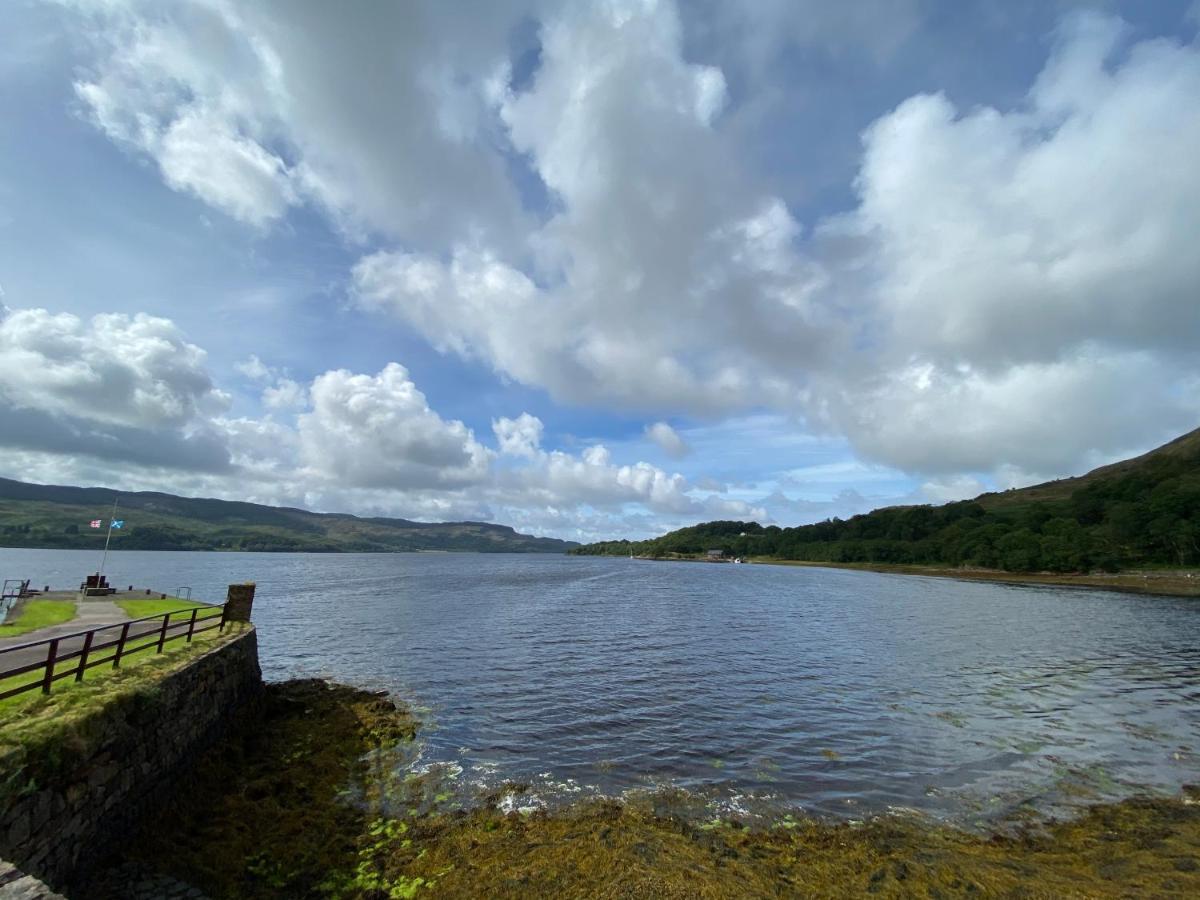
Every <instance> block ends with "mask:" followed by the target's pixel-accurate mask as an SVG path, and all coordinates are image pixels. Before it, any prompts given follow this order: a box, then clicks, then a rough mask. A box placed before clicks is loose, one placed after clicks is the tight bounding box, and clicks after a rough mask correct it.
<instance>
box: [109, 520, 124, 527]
mask: <svg viewBox="0 0 1200 900" xmlns="http://www.w3.org/2000/svg"><path fill="white" fill-rule="evenodd" d="M124 525H125V520H124V519H113V520H112V527H113V528H121V527H123V526H124Z"/></svg>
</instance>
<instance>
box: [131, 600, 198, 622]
mask: <svg viewBox="0 0 1200 900" xmlns="http://www.w3.org/2000/svg"><path fill="white" fill-rule="evenodd" d="M208 605H209V604H207V603H200V602H198V601H196V600H180V599H179V598H178V597H168V598H167V599H166V600H118V601H117V606H119V607H121V609H123V610H125V612H126V613H127V614H128V615H129V618H131V619H144V618H145V617H146V616H161V615H162V614H163V613H173V612H178V611H179V610H181V609H193V608H195V607H197V606H208ZM205 615H206V613H205V611H204V610H200V612H199V613H197V614H196V616H197V618H198V619H203V618H204V616H205Z"/></svg>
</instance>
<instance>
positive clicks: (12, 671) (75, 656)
mask: <svg viewBox="0 0 1200 900" xmlns="http://www.w3.org/2000/svg"><path fill="white" fill-rule="evenodd" d="M201 613H207V615H201ZM172 617H176V620H175V621H171V619H172ZM227 619H228V616H227V610H226V608H225V605H224V604H222V605H221V606H196V607H192V608H189V609H181V610H176V611H175V612H169V613H160V614H159V615H157V616H145V617H144V618H141V619H131V620H130V621H128V622H118V623H116V624H113V625H100V626H99V627H97V628H89V629H88V630H87V631H77V632H74V633H73V634H63V635H59V636H58V637H53V638H46V639H43V640H40V641H30V642H29V643H27V644H18V645H16V646H15V647H4V648H2V649H0V687H3V685H4V683H5V681H6V680H8V679H9V678H13V677H16V676H18V675H25V674H27V673H31V672H39V671H40V672H41V677H40V678H37V679H35V680H33V681H30V682H29V683H27V684H21V685H19V686H17V687H14V688H9V689H7V690H0V700H5V699H7V698H8V697H13V696H16V695H17V694H23V693H25V692H26V691H32V690H36V689H38V688H41V690H42V693H43V694H49V693H50V691H51V689H52V687H53V686H54V682H56V681H58V680H60V679H63V678H74V679H75V680H76V681H83V675H84V673H85V672H86V671H87V670H88V669H94V668H95V667H97V666H103V665H109V664H111V665H112V668H114V669H117V668H120V666H121V661H122V660H123V659H126V658H128V657H130V656H133V655H134V654H135V653H141V652H142V651H143V650H149V649H151V648H154V651H155V652H156V653H162V652H163V648H164V647H165V646H166V644H167V643H168V642H170V641H174V640H179V639H181V638H182V639H183V640H184V641H185V642H186V643H189V644H190V643H191V641H192V638H193V637H195V636H196V635H198V634H202V633H203V632H205V631H211V630H212V629H214V628H216V629H218V630H220V631H224V630H225V625H226V624H227ZM213 620H217V621H213ZM101 632H120V633H119V634H118V635H116V636H115V637H113V636H111V635H110V636H102V635H101ZM172 632H174V633H172ZM142 639H146V640H144V641H143V642H142V643H138V641H141V640H142ZM42 647H44V648H45V652H44V654H43V653H41V652H39V648H42ZM107 650H112V651H113V652H112V653H110V654H108V655H107V656H106V655H104V653H105V651H107ZM60 651H61V652H60ZM30 657H36V658H34V659H33V661H32V662H18V663H17V664H16V665H12V666H11V667H9V664H10V663H12V662H14V661H17V660H23V659H29V658H30ZM73 660H78V662H75V663H74V664H73V665H69V666H67V667H66V668H63V667H62V665H61V664H62V663H70V662H72V661H73Z"/></svg>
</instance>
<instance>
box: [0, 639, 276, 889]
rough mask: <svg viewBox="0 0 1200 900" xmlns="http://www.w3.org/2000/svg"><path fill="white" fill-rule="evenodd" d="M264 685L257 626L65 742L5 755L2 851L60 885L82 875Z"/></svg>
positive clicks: (101, 714)
mask: <svg viewBox="0 0 1200 900" xmlns="http://www.w3.org/2000/svg"><path fill="white" fill-rule="evenodd" d="M262 690H263V685H262V676H261V673H260V670H259V665H258V639H257V634H256V632H255V631H254V629H253V627H251V628H249V629H248V630H247V631H246V632H245V633H243V634H241V635H240V636H238V637H236V638H234V639H232V640H231V641H229V642H228V643H224V644H222V645H220V646H219V647H217V648H215V649H213V650H210V651H209V652H207V653H205V654H204V655H203V656H200V657H197V658H196V659H195V660H194V661H192V662H191V663H189V664H188V665H186V666H184V667H182V668H180V669H178V670H176V671H173V672H170V673H168V674H166V675H164V676H163V677H162V679H161V680H159V681H157V682H155V683H154V685H153V688H151V689H149V690H143V691H139V692H137V693H135V694H133V695H131V696H129V697H123V698H120V699H118V700H116V701H114V702H111V703H108V704H105V705H103V706H100V707H98V708H97V709H96V711H95V712H94V713H92V714H90V715H89V716H87V717H86V719H85V720H84V721H82V722H81V723H80V725H79V727H73V728H72V729H71V730H70V731H69V732H67V733H65V734H64V735H63V740H62V741H61V746H49V747H39V748H36V752H34V751H31V750H29V749H28V748H21V749H19V750H13V751H10V752H9V753H7V754H6V755H4V756H3V757H0V775H2V776H3V781H4V784H3V787H4V789H5V790H4V794H5V795H4V796H3V798H2V800H3V808H2V809H0V858H3V859H6V860H9V861H10V862H12V863H14V864H16V865H17V866H19V867H20V869H21V870H23V871H24V872H26V873H28V874H30V875H34V876H36V877H38V878H40V879H42V880H43V881H45V882H46V883H48V884H50V885H51V886H53V887H56V888H59V889H62V887H63V886H64V885H68V884H71V883H78V880H79V879H80V878H81V877H84V876H85V875H86V872H87V869H88V867H89V866H90V865H91V864H92V863H94V862H95V861H96V860H97V859H99V858H100V857H101V856H102V855H103V854H104V852H105V851H106V850H108V849H109V848H110V847H112V846H114V845H115V844H117V843H119V842H120V841H121V839H122V836H123V835H124V834H125V833H126V832H127V831H128V829H129V828H130V826H131V825H132V823H133V822H134V821H135V820H136V819H137V817H138V815H139V814H140V813H141V812H142V811H143V810H144V809H145V807H146V806H147V804H148V803H149V802H150V801H151V800H153V798H154V797H155V795H156V793H157V792H159V791H160V789H161V788H162V787H163V785H164V784H165V783H166V782H167V781H168V779H169V778H170V777H171V776H172V775H174V774H175V773H176V772H177V771H178V770H179V769H180V767H181V765H182V764H183V763H184V762H186V761H187V760H188V759H190V758H192V757H194V756H195V755H196V754H197V753H198V752H200V751H201V750H203V749H204V748H205V747H207V746H208V745H209V744H211V743H212V742H213V741H214V740H215V739H216V738H218V737H219V736H220V735H221V734H222V733H223V732H224V731H225V729H226V728H227V727H228V726H229V725H230V724H231V723H232V722H233V721H234V720H235V719H236V718H237V717H238V716H239V715H242V714H245V713H247V712H248V711H250V710H252V709H253V708H254V706H255V705H256V704H257V703H258V702H259V700H260V699H261V696H262Z"/></svg>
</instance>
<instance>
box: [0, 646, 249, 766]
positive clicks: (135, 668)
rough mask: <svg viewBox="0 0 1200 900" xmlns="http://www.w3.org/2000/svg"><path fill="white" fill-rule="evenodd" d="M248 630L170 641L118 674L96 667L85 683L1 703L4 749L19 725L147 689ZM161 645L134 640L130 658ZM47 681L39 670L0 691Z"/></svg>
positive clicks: (125, 662) (2, 682)
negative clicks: (164, 675)
mask: <svg viewBox="0 0 1200 900" xmlns="http://www.w3.org/2000/svg"><path fill="white" fill-rule="evenodd" d="M244 627H245V626H244V625H242V624H240V623H234V624H233V627H232V628H230V627H226V628H225V630H224V632H219V631H217V629H215V628H214V629H213V630H211V631H206V632H204V633H203V634H199V635H196V636H195V637H194V638H193V639H192V642H191V643H190V644H189V643H187V641H186V639H185V638H182V637H181V638H177V639H175V640H171V641H168V642H167V643H166V644H165V645H164V646H163V652H162V653H161V654H159V653H156V652H154V650H142V651H141V652H140V653H134V654H133V655H132V656H128V655H122V657H121V668H119V669H114V668H112V666H111V665H105V666H96V667H95V668H94V669H88V670H87V672H85V673H84V676H83V677H84V680H83V681H81V682H76V681H75V680H74V679H73V678H64V679H62V680H61V681H56V682H54V688H53V691H52V692H51V693H50V694H43V693H42V692H41V691H38V690H34V691H26V692H25V693H23V694H17V695H16V696H15V697H8V698H5V699H4V700H0V744H3V743H5V738H6V737H8V736H9V733H10V728H11V726H12V725H14V724H15V723H16V722H19V721H23V720H26V719H29V718H32V717H41V718H51V719H52V718H54V717H55V716H58V715H61V714H62V713H63V712H64V711H65V710H68V709H72V708H78V707H81V706H89V705H91V704H93V703H96V702H104V701H105V700H106V699H107V698H110V697H112V696H113V695H114V694H118V693H121V692H122V691H124V690H125V689H126V688H131V687H142V686H144V685H145V684H146V683H147V680H153V679H155V678H157V677H158V673H161V672H163V671H170V670H173V669H174V668H176V667H177V666H179V665H184V664H186V662H187V660H188V659H190V658H192V657H193V656H195V655H197V654H198V653H201V652H203V651H205V650H209V649H211V648H212V647H213V646H215V644H216V642H217V641H221V640H225V639H226V638H227V637H228V636H229V635H230V634H237V633H240V632H241V631H242V630H243V629H244ZM156 643H158V635H156V634H149V635H145V636H144V637H140V638H137V639H136V640H131V641H129V643H127V644H126V645H125V654H130V653H133V651H135V650H137V649H139V648H141V647H148V646H150V645H153V644H156ZM112 652H113V650H112V648H109V649H107V650H102V651H100V653H101V654H103V655H104V656H111V655H112ZM78 662H79V660H78V659H71V660H67V661H65V662H63V663H62V664H61V666H60V667H59V668H56V669H55V671H56V672H67V671H72V672H73V671H74V670H75V666H76V665H77V664H78ZM41 680H42V673H41V672H38V671H35V672H27V673H25V674H23V675H14V676H13V677H11V678H5V679H0V691H7V690H10V689H11V688H15V687H19V686H21V685H24V684H31V683H36V682H40V681H41ZM18 708H19V709H20V714H19V716H18V715H16V714H15V712H14V711H15V710H16V709H18Z"/></svg>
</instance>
